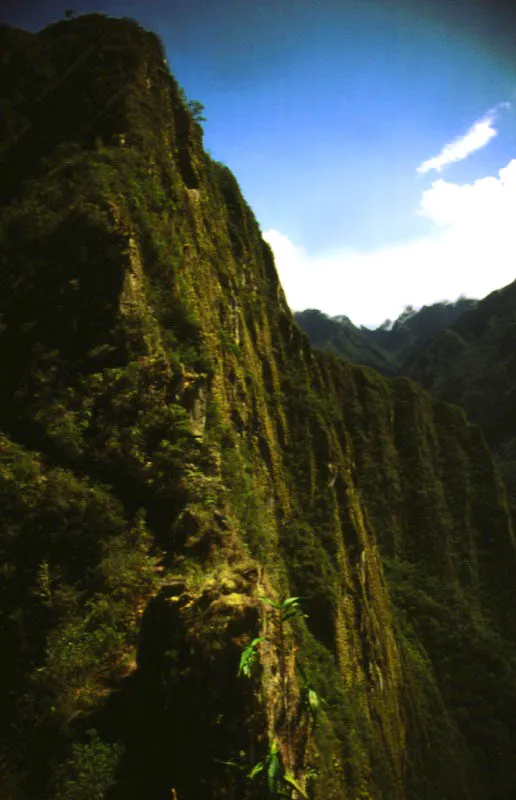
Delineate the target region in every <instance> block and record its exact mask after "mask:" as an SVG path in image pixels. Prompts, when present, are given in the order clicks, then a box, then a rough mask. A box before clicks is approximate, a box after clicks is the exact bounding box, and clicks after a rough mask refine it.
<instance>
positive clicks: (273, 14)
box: [4, 0, 516, 326]
mask: <svg viewBox="0 0 516 800" xmlns="http://www.w3.org/2000/svg"><path fill="white" fill-rule="evenodd" d="M68 5H69V6H70V7H72V8H73V9H74V10H75V11H76V12H77V13H83V12H86V11H92V10H96V11H103V12H105V13H109V14H111V15H113V16H119V15H120V16H121V15H127V16H132V17H134V18H136V19H138V20H139V21H140V22H141V24H142V25H144V26H145V27H146V28H149V29H151V30H154V31H156V32H157V33H158V34H159V35H160V36H161V38H162V39H163V41H164V43H165V46H166V50H167V56H168V60H169V64H170V67H171V70H172V72H173V73H174V75H175V77H176V78H177V79H178V81H179V82H180V83H181V84H182V85H183V87H184V88H185V91H186V93H187V95H188V96H189V97H192V98H195V99H198V100H200V101H201V102H203V103H204V105H205V107H206V112H205V114H206V117H207V121H206V123H205V126H204V127H205V145H206V147H207V148H208V149H209V151H210V152H211V154H212V155H213V157H214V158H216V159H218V160H220V161H223V162H224V163H226V164H227V165H228V166H229V167H230V168H231V169H232V170H233V172H234V173H235V175H236V177H237V179H238V181H239V183H240V186H241V188H242V191H243V193H244V195H245V197H246V199H247V201H248V202H249V204H250V205H251V207H252V208H253V210H254V212H255V214H256V216H257V218H258V221H259V223H260V225H261V228H262V231H263V232H264V236H265V238H266V239H267V240H268V241H269V242H270V243H271V245H272V247H273V249H274V251H275V254H276V262H277V267H278V271H279V274H280V278H281V280H282V283H283V286H284V288H285V291H286V294H287V299H288V301H289V303H290V305H291V307H292V308H293V309H295V310H298V309H302V308H305V307H317V308H320V309H322V310H323V311H325V312H327V313H329V314H346V315H347V316H349V317H350V318H351V319H352V321H353V322H355V323H356V324H365V325H370V326H374V325H378V324H380V323H381V322H382V321H383V320H384V319H385V318H386V317H390V318H393V317H396V316H397V315H398V314H399V313H400V312H401V310H402V309H403V307H404V306H405V305H407V304H412V305H414V306H416V307H418V306H420V305H423V304H424V303H431V302H436V301H439V300H443V299H450V300H455V299H456V298H457V297H458V296H459V295H460V294H465V295H467V296H475V297H481V296H483V295H485V294H487V293H488V292H489V291H492V290H493V289H496V288H499V287H501V286H503V285H505V284H507V283H509V282H510V281H512V280H513V279H514V278H516V274H515V272H516V270H515V266H516V224H514V222H513V219H514V220H516V33H512V31H514V30H516V19H515V18H512V19H511V17H510V16H509V15H508V13H507V12H504V11H503V5H502V3H499V4H498V3H497V2H493V0H491V2H489V3H488V2H487V0H486V2H484V1H483V0H476V2H475V0H469V2H467V1H466V0H446V1H445V0H428V1H427V0H404V2H402V0H392V1H391V0H376V1H373V0H260V2H256V3H252V2H250V0H184V2H181V3H180V2H177V0H168V2H163V1H162V0H148V1H147V2H146V3H134V2H121V1H120V2H117V0H111V1H110V2H106V3H95V2H92V0H86V1H85V2H82V1H79V0H77V2H75V3H74V2H72V0H70V2H55V0H50V1H49V2H45V0H38V2H30V0H25V2H24V0H18V3H16V6H14V5H13V8H12V11H11V12H9V13H8V14H5V13H4V19H5V20H6V21H9V22H11V23H12V24H18V25H20V26H22V27H26V28H28V29H29V30H37V29H39V28H40V27H42V26H43V25H45V24H47V23H48V22H50V21H53V20H55V19H60V18H62V17H63V13H64V9H65V7H66V6H68ZM511 37H513V39H512V40H511ZM513 159H514V162H513V163H511V162H512V160H513ZM513 229H514V230H513Z"/></svg>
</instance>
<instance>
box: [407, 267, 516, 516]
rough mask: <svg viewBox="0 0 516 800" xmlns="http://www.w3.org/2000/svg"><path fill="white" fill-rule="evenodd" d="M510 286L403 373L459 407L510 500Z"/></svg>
mask: <svg viewBox="0 0 516 800" xmlns="http://www.w3.org/2000/svg"><path fill="white" fill-rule="evenodd" d="M515 344H516V282H514V283H511V284H509V285H508V286H505V287H503V288H502V289H499V290H497V291H495V292H492V293H491V294H489V295H488V296H487V297H485V298H484V299H483V300H481V301H479V303H478V305H477V306H476V308H474V309H471V310H469V311H468V312H467V313H466V314H464V315H463V316H461V317H460V318H459V319H458V320H457V321H456V322H455V323H454V324H453V325H451V326H450V328H449V329H448V330H446V331H443V332H442V333H441V334H440V335H438V336H436V337H435V338H434V339H432V340H431V341H430V342H428V343H427V346H426V347H425V348H423V349H422V350H421V352H419V353H415V354H413V355H412V357H411V358H409V359H407V361H406V363H405V364H404V366H403V372H404V374H406V375H408V376H410V377H411V378H413V379H414V380H416V381H418V383H420V384H421V385H422V386H424V387H425V389H427V390H428V391H430V392H431V393H432V394H434V395H435V396H436V397H439V398H440V399H442V400H446V401H448V402H451V403H456V404H457V405H460V406H461V407H462V408H464V410H465V411H466V413H467V415H468V418H469V419H471V420H472V421H473V422H475V423H477V424H478V425H479V426H480V427H481V428H482V430H483V431H484V434H485V436H486V439H487V441H488V443H489V445H490V447H491V448H492V450H493V452H494V453H495V455H496V459H497V462H498V463H499V465H500V467H501V469H502V472H503V474H504V477H505V479H506V481H507V485H508V487H509V490H510V493H511V497H512V500H513V503H514V501H515V500H516V422H515V417H514V407H515V399H516V358H515Z"/></svg>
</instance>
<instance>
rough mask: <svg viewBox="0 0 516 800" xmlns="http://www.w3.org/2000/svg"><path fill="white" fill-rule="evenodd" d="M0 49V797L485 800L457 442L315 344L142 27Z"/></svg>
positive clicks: (482, 690)
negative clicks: (1, 108)
mask: <svg viewBox="0 0 516 800" xmlns="http://www.w3.org/2000/svg"><path fill="white" fill-rule="evenodd" d="M1 35H2V37H3V38H2V41H5V43H6V46H5V50H4V53H6V54H7V55H6V56H5V57H4V69H12V70H13V71H12V74H13V76H14V78H13V81H12V83H9V82H7V81H5V79H4V78H3V77H2V78H1V81H3V82H2V83H1V85H2V86H4V87H5V89H6V102H8V103H10V104H11V105H12V108H13V113H12V114H11V116H10V117H9V119H10V123H9V126H8V127H7V129H6V130H5V131H4V134H3V140H2V141H3V143H2V145H1V148H2V149H1V154H0V155H1V158H2V161H3V165H4V168H5V174H6V183H5V184H4V186H5V187H6V188H5V192H4V194H3V195H2V203H3V205H2V208H1V212H0V314H1V315H2V316H1V322H2V327H1V332H0V355H1V358H2V364H3V365H4V369H3V380H2V382H1V384H0V426H1V428H2V430H3V432H4V438H3V439H2V440H1V443H0V447H1V450H0V455H1V457H2V459H1V461H0V463H1V468H2V471H1V473H0V492H1V497H2V508H3V514H2V518H1V527H0V547H1V549H2V571H3V575H4V581H3V584H2V589H1V591H2V604H1V610H0V614H1V617H0V622H1V624H0V637H1V639H2V652H3V653H5V654H6V658H5V661H6V667H7V671H8V678H7V679H5V680H4V682H3V683H2V693H3V696H4V700H3V708H4V709H5V710H6V713H5V715H4V717H3V720H4V721H3V722H2V725H1V727H0V758H1V759H2V762H1V763H2V770H1V772H2V775H3V776H5V777H2V779H1V780H3V781H4V784H5V786H6V787H9V788H8V789H7V788H6V789H5V792H4V793H6V792H7V791H10V792H11V793H13V792H14V791H15V790H14V788H12V787H14V786H18V787H19V789H20V791H24V792H25V793H27V794H29V795H30V796H31V797H33V798H35V800H38V799H39V798H41V800H46V799H47V798H50V797H55V798H59V800H61V798H62V797H65V796H66V797H67V798H70V799H71V798H77V800H78V798H82V797H84V796H85V795H84V792H85V791H86V789H85V778H84V776H85V775H86V776H89V775H92V778H91V791H92V792H93V790H94V791H95V792H96V794H95V797H97V796H98V797H99V798H100V797H105V798H106V800H119V799H120V800H121V798H124V800H127V798H131V797H134V798H136V797H142V796H145V797H146V798H149V800H159V799H160V798H164V797H169V796H170V795H171V794H172V796H174V794H175V796H177V797H178V798H181V800H189V799H191V800H202V798H239V799H240V798H248V800H253V798H260V797H264V796H265V795H266V793H267V780H266V778H267V772H268V771H269V772H270V773H272V774H273V776H272V777H271V776H270V775H269V778H270V780H271V781H272V783H273V784H274V791H275V792H276V795H277V796H280V797H282V796H299V795H300V794H301V796H302V794H303V793H305V794H307V795H308V796H309V797H310V798H313V799H314V800H315V798H318V799H319V800H323V798H324V800H332V798H335V800H337V798H339V799H340V798H349V799H350V800H351V798H353V800H355V798H362V800H366V798H370V800H394V799H396V800H404V799H405V798H406V800H410V798H413V799H414V800H416V798H417V800H420V799H421V798H425V799H427V800H437V799H438V798H439V800H443V798H450V800H451V798H453V799H454V800H456V798H464V799H466V798H468V800H470V798H478V800H484V798H485V799H486V800H487V798H493V799H496V800H505V798H507V797H510V796H511V791H512V787H514V784H515V777H516V776H515V775H514V774H513V773H514V767H513V752H514V744H515V742H514V732H513V725H512V718H513V716H514V705H515V702H516V670H515V662H514V654H513V642H514V626H515V623H514V614H513V608H514V588H513V585H514V576H515V574H516V572H515V567H516V561H515V550H514V540H513V535H512V530H511V527H510V522H509V517H508V514H507V504H506V498H505V495H504V492H503V487H502V485H501V482H500V479H499V477H498V474H497V472H496V470H495V468H494V467H493V464H492V461H491V457H490V455H489V451H488V450H487V448H486V445H485V443H484V440H483V438H482V436H481V435H480V434H479V432H478V431H477V430H476V429H475V428H474V427H472V426H470V425H469V424H468V423H467V422H466V421H465V419H464V416H463V415H462V414H461V412H460V411H458V410H457V409H454V408H451V407H449V406H446V405H444V404H441V403H438V402H436V401H434V400H432V399H431V398H430V396H429V395H427V394H426V393H425V392H423V391H422V390H421V389H419V388H418V387H417V386H416V385H415V384H413V383H411V382H410V381H409V380H406V379H398V380H394V381H392V382H387V381H386V380H384V379H382V378H380V376H378V375H377V374H376V373H374V372H373V371H372V370H369V369H366V368H359V367H353V366H350V365H349V364H346V363H345V362H343V361H341V360H339V359H338V358H336V357H332V356H330V355H324V354H322V353H315V352H313V351H312V350H311V348H310V346H309V344H308V341H307V339H306V337H305V336H304V335H303V334H302V333H301V332H300V331H299V329H298V328H297V326H296V324H295V322H294V320H293V318H292V316H291V313H290V311H289V309H288V307H287V305H286V302H285V297H284V294H283V291H282V289H281V286H280V284H279V281H278V277H277V274H276V270H275V266H274V261H273V258H272V253H271V251H270V248H269V247H268V246H267V244H266V243H265V242H264V241H263V240H262V238H261V234H260V230H259V228H258V226H257V224H256V222H255V220H254V217H253V215H252V212H251V210H250V209H249V207H248V206H247V204H246V203H245V201H244V200H243V198H242V196H241V194H240V191H239V188H238V184H237V182H236V181H235V179H234V177H233V176H232V175H231V173H230V172H229V170H228V169H227V168H226V167H225V166H224V165H221V164H217V163H215V162H213V161H212V160H211V159H210V158H209V157H208V156H207V155H206V154H205V153H204V151H203V149H202V130H201V127H200V125H199V122H198V120H197V119H195V115H192V113H191V111H192V110H191V108H189V106H188V104H186V103H185V98H184V95H183V93H182V92H181V90H180V89H179V88H178V86H177V84H176V83H175V81H174V80H173V78H171V76H170V75H169V73H168V70H167V68H166V64H165V63H164V54H163V48H162V47H161V45H160V42H159V40H158V39H157V38H156V37H155V36H153V35H152V34H149V33H147V32H145V31H143V30H142V29H141V28H140V27H139V26H138V25H137V24H136V23H134V22H133V21H130V20H122V21H120V20H115V19H111V18H107V17H104V16H102V15H95V14H94V15H84V16H81V17H79V18H77V19H75V20H72V21H69V22H62V23H57V24H55V25H51V26H49V27H48V28H46V29H45V30H44V31H42V32H41V33H40V34H37V35H36V36H30V35H28V34H27V35H25V34H23V33H21V32H19V31H9V30H8V29H2V31H1ZM20 59H21V60H22V61H23V63H24V64H26V67H22V66H21V61H20ZM79 94H80V96H86V97H89V98H95V102H94V103H91V104H90V106H89V108H88V112H87V113H86V111H84V109H82V110H78V109H76V105H77V97H78V96H79ZM50 111H52V113H50ZM76 111H77V113H75V112H76ZM7 201H9V202H7ZM296 596H300V597H301V598H302V599H301V600H300V601H299V603H300V606H301V608H302V611H303V614H299V613H297V614H295V615H293V616H288V615H287V616H286V617H285V616H284V617H282V616H281V611H280V610H279V607H281V606H282V604H283V603H284V601H285V599H287V598H289V597H290V598H291V597H296ZM304 615H306V616H304ZM254 640H257V641H256V643H255V645H254V647H255V650H256V653H255V656H256V657H255V659H254V661H255V666H254V669H253V670H252V671H251V672H250V675H249V677H247V676H246V675H242V674H241V675H240V676H239V675H238V672H239V663H240V658H241V654H242V652H243V651H244V649H245V648H246V647H248V646H249V645H250V644H251V643H252V642H253V641H254ZM315 708H317V713H316V712H315V710H314V709H315ZM28 731H30V733H29V732H28ZM260 765H262V766H263V767H264V769H260ZM251 774H253V775H255V777H252V778H251V777H249V776H250V775H251ZM296 784H297V785H298V787H299V789H300V791H298V789H296V788H295V785H296ZM0 785H1V784H0ZM92 796H93V794H92Z"/></svg>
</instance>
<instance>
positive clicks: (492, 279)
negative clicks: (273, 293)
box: [264, 159, 516, 326]
mask: <svg viewBox="0 0 516 800" xmlns="http://www.w3.org/2000/svg"><path fill="white" fill-rule="evenodd" d="M418 213H420V214H422V215H424V216H425V217H427V218H428V219H429V220H430V221H431V222H433V223H434V226H435V230H434V232H433V233H432V234H431V235H428V236H425V237H420V238H417V239H413V240H412V241H408V242H404V243H400V244H397V245H394V246H389V247H385V248H380V249H377V250H372V251H368V252H357V251H354V250H350V249H342V250H334V251H330V252H326V253H321V254H317V255H311V254H309V253H307V251H306V250H305V249H304V248H302V247H299V246H298V245H295V244H294V243H293V242H291V241H290V240H289V239H288V237H286V236H285V235H284V234H282V233H280V232H279V231H276V230H269V231H267V232H266V233H265V234H264V238H265V239H266V240H267V241H268V242H269V244H270V245H271V247H272V249H273V251H274V254H275V257H276V265H277V268H278V273H279V276H280V279H281V282H282V284H283V288H284V290H285V293H286V296H287V300H288V302H289V304H290V306H291V308H293V309H295V310H302V309H305V308H319V309H321V310H322V311H324V312H326V313H327V314H330V315H336V314H346V315H347V316H349V317H350V318H351V320H352V321H353V322H354V323H355V324H364V325H369V326H375V325H379V324H381V323H382V322H383V321H384V320H385V319H386V317H389V318H391V319H394V318H396V317H397V316H398V315H399V314H400V313H401V311H402V310H403V308H404V307H405V306H406V305H409V304H411V305H413V306H415V307H419V306H422V305H425V304H426V305H428V304H430V303H435V302H439V301H440V300H444V299H447V300H456V299H457V298H458V297H459V296H460V295H461V294H465V295H467V296H469V297H478V298H480V297H484V296H485V295H486V294H488V293H489V292H491V291H493V290H494V289H498V288H500V287H502V286H504V285H506V284H508V283H511V282H512V281H513V280H514V279H515V278H516V225H515V215H516V159H513V160H512V161H511V162H510V163H509V164H508V165H507V166H506V167H505V168H503V169H501V170H500V171H499V173H498V176H497V177H490V178H482V179H481V180H477V181H475V182H474V183H471V184H462V185H460V184H456V183H450V182H447V181H444V180H442V179H439V180H437V181H435V182H434V183H433V184H432V186H431V188H430V189H428V190H427V191H425V192H424V193H423V195H422V197H421V201H420V206H419V209H418Z"/></svg>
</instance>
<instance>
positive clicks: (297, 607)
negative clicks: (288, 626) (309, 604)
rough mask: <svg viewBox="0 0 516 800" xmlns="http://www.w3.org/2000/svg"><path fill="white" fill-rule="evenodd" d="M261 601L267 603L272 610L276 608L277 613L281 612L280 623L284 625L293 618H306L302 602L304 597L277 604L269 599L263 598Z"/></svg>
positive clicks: (287, 599) (289, 598) (288, 598)
mask: <svg viewBox="0 0 516 800" xmlns="http://www.w3.org/2000/svg"><path fill="white" fill-rule="evenodd" d="M260 600H261V601H262V603H266V604H267V605H268V606H270V607H271V608H274V609H275V610H276V611H279V620H280V623H284V622H286V621H287V620H289V619H292V617H297V616H298V615H302V616H306V615H305V614H303V609H302V608H301V604H300V602H299V601H300V600H303V598H302V597H287V598H286V599H285V600H283V602H282V603H275V602H274V601H273V600H271V599H270V598H269V597H265V596H263V597H261V598H260Z"/></svg>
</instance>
